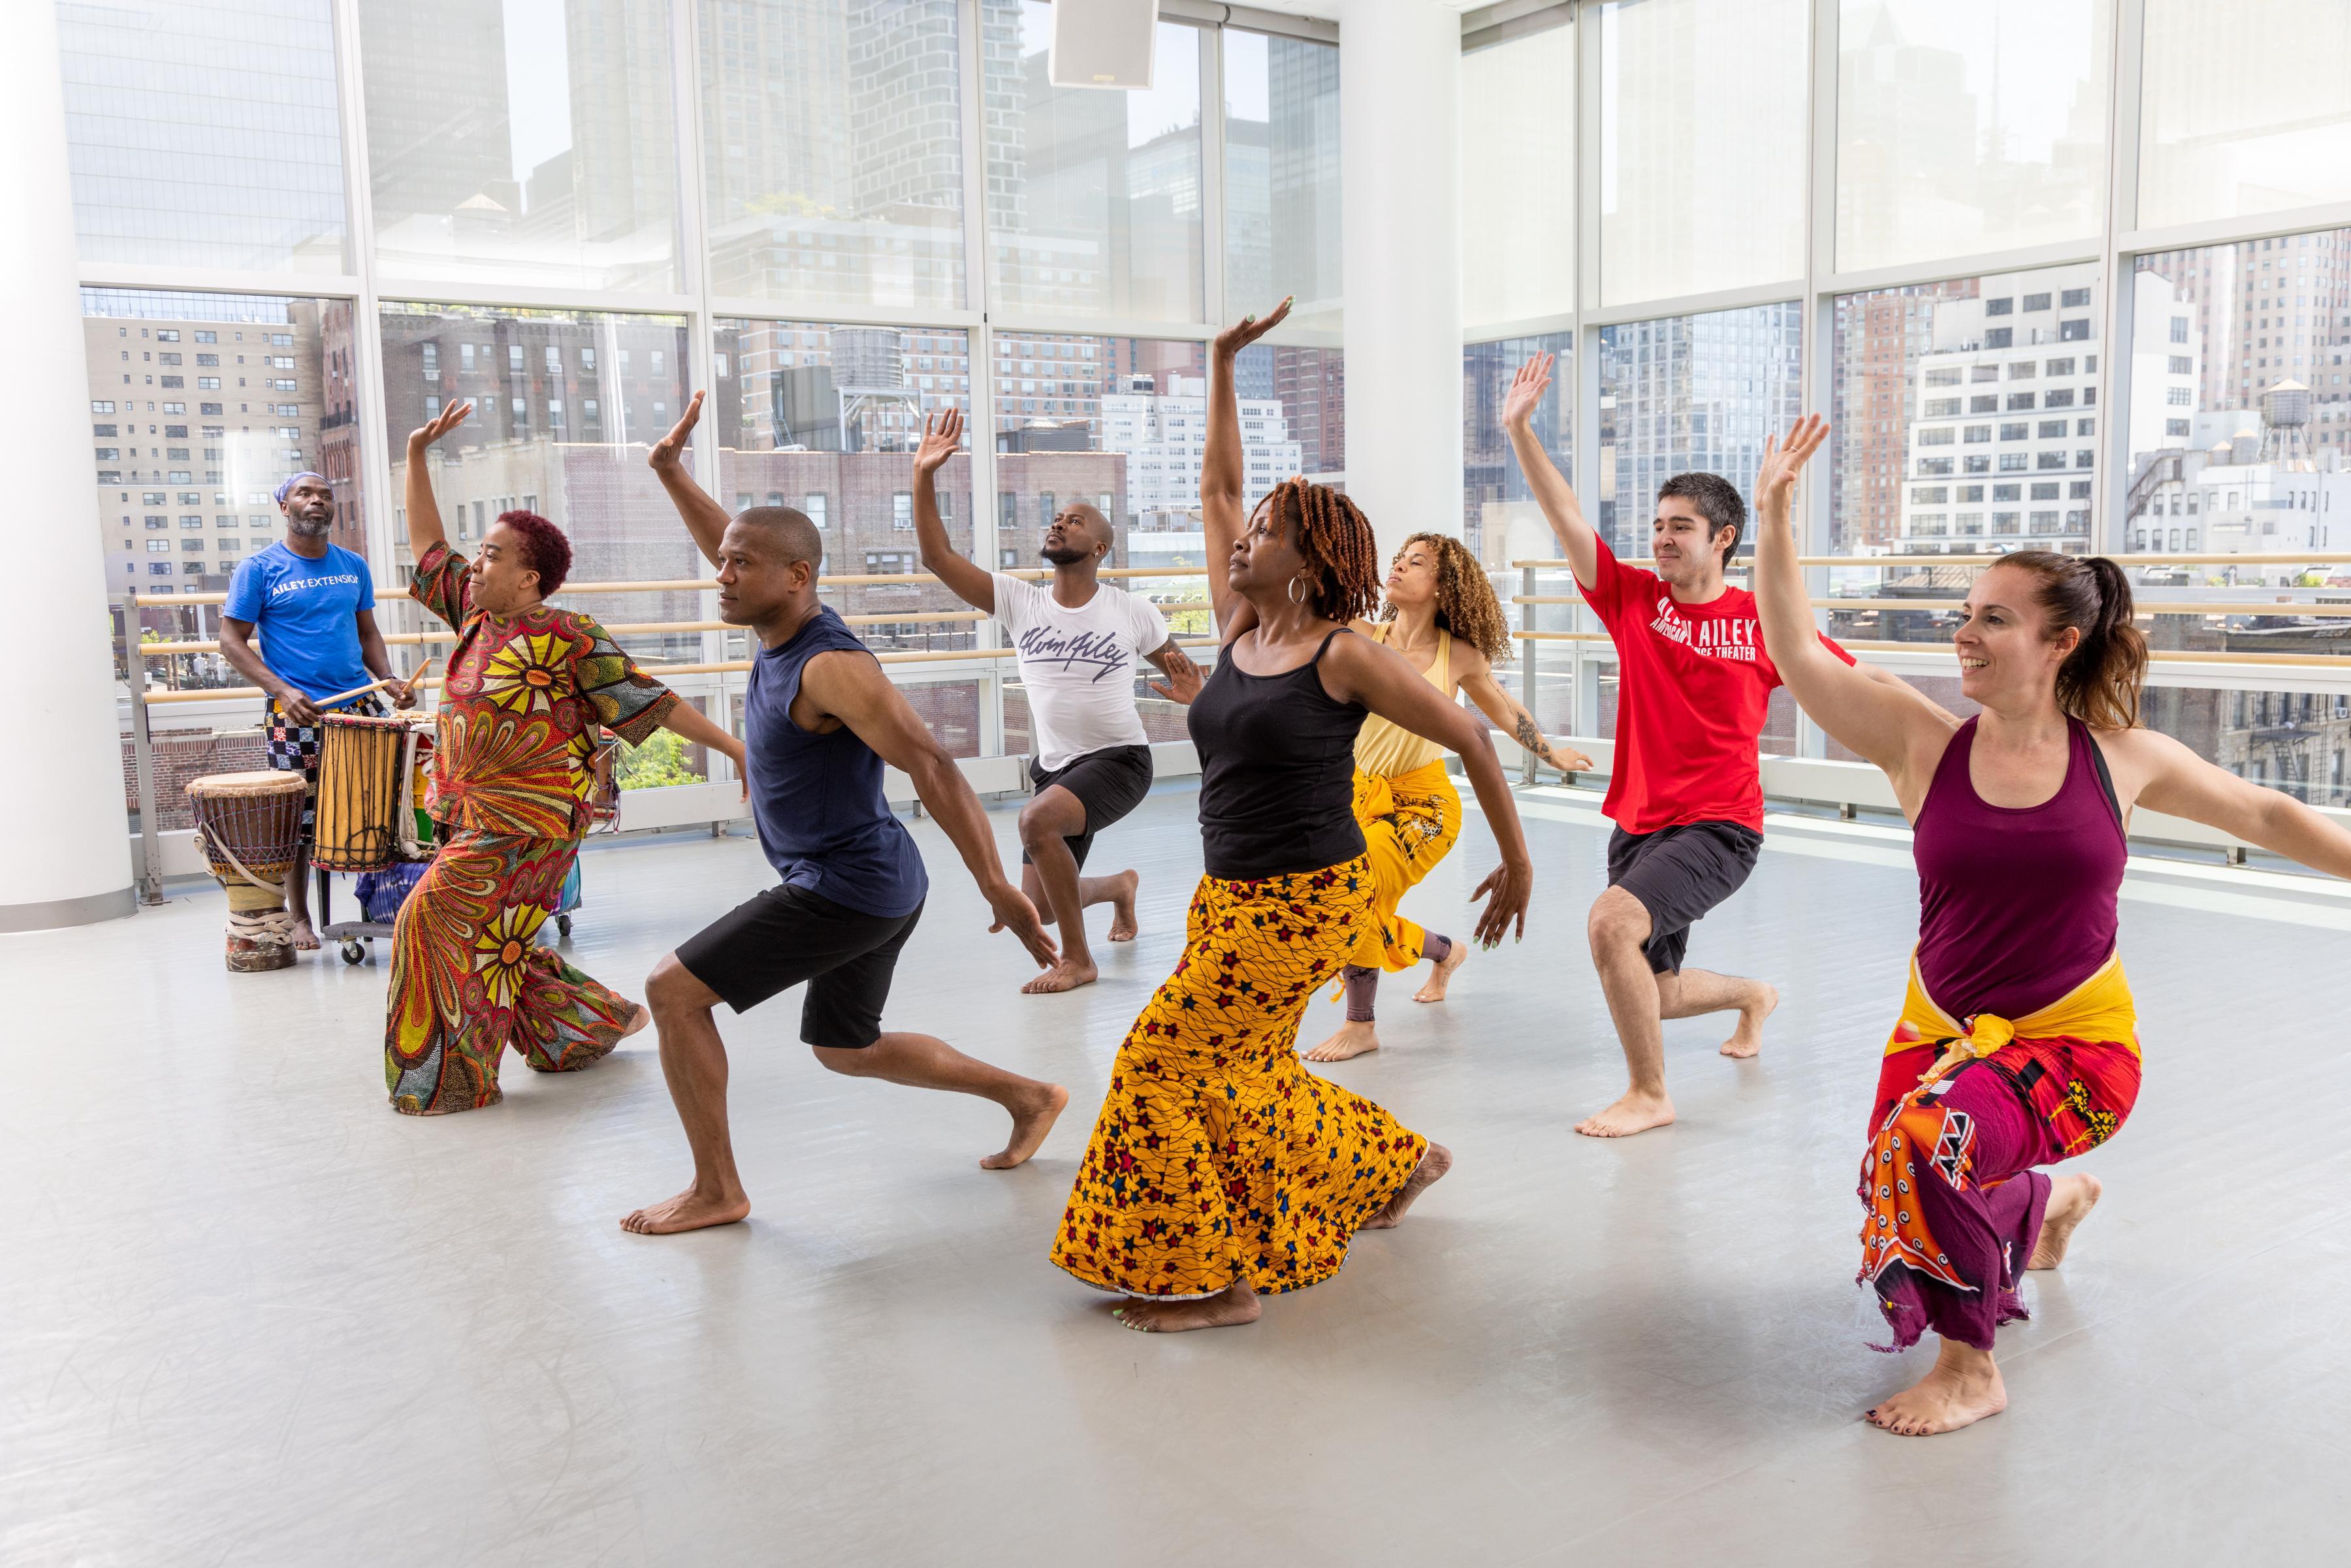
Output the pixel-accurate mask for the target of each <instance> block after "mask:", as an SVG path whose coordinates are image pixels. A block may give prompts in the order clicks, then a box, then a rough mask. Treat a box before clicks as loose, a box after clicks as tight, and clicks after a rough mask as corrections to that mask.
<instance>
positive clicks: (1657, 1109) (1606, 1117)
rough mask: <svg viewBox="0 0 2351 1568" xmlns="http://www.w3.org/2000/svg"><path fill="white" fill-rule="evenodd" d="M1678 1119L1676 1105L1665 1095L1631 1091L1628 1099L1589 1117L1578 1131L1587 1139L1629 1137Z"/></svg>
mask: <svg viewBox="0 0 2351 1568" xmlns="http://www.w3.org/2000/svg"><path fill="white" fill-rule="evenodd" d="M1673 1119H1674V1103H1673V1102H1672V1101H1671V1100H1669V1099H1667V1097H1666V1096H1665V1095H1663V1094H1644V1093H1642V1092H1640V1091H1639V1090H1637V1089H1627V1090H1626V1091H1625V1097H1624V1098H1623V1099H1621V1100H1619V1101H1617V1102H1616V1103H1614V1105H1611V1106H1609V1107H1608V1109H1606V1110H1605V1111H1603V1112H1601V1113H1598V1114H1597V1115H1592V1116H1586V1117H1585V1118H1584V1119H1583V1121H1581V1122H1578V1123H1577V1124H1575V1130H1576V1131H1577V1132H1579V1133H1581V1134H1583V1135H1584V1136H1585V1137H1587V1138H1629V1137H1631V1136H1632V1135H1633V1134H1635V1133H1646V1132H1647V1131H1648V1130H1649V1129H1650V1128H1652V1127H1662V1126H1664V1125H1665V1124H1667V1123H1668V1122H1671V1121H1672V1120H1673Z"/></svg>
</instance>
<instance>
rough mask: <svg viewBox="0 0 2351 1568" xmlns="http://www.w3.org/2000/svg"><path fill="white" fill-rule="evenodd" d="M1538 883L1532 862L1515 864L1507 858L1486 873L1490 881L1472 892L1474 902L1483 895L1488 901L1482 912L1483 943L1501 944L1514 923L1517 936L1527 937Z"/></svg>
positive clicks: (1481, 936)
mask: <svg viewBox="0 0 2351 1568" xmlns="http://www.w3.org/2000/svg"><path fill="white" fill-rule="evenodd" d="M1534 883H1535V873H1534V867H1532V866H1531V865H1518V866H1514V865H1512V864H1510V862H1508V861H1504V862H1502V863H1501V864H1500V865H1498V866H1496V867H1495V868H1494V869H1493V870H1492V871H1489V872H1488V873H1486V880H1485V881H1483V882H1481V883H1479V884H1478V891H1477V892H1475V893H1473V894H1470V895H1469V902H1471V903H1472V904H1475V903H1476V902H1477V901H1478V900H1479V899H1481V898H1482V899H1484V900H1485V901H1486V907H1485V908H1484V910H1482V911H1481V912H1479V915H1478V946H1480V947H1495V946H1500V945H1501V941H1502V937H1503V936H1504V934H1505V933H1509V932H1510V930H1511V927H1512V925H1514V924H1515V925H1516V926H1517V931H1516V932H1515V935H1516V936H1518V937H1519V938H1520V940H1524V939H1525V936H1526V934H1527V900H1528V899H1529V898H1530V897H1531V896H1532V895H1533V893H1534Z"/></svg>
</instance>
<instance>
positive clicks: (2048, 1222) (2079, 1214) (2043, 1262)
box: [2025, 1176, 2106, 1269]
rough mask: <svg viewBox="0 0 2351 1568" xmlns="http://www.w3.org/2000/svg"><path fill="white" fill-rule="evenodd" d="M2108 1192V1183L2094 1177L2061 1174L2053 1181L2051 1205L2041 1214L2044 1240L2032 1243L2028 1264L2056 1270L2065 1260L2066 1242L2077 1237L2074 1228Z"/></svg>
mask: <svg viewBox="0 0 2351 1568" xmlns="http://www.w3.org/2000/svg"><path fill="white" fill-rule="evenodd" d="M2105 1193H2106V1187H2105V1183H2104V1182H2101V1181H2100V1180H2099V1179H2098V1178H2097V1177H2095V1176H2059V1177H2058V1178H2057V1179H2056V1180H2055V1181H2053V1182H2052V1183H2051V1184H2050V1186H2049V1207H2048V1209H2047V1211H2046V1212H2045V1213H2043V1215H2042V1217H2041V1239H2040V1240H2038V1241H2035V1242H2034V1243H2033V1244H2032V1261H2031V1262H2029V1263H2027V1264H2025V1267H2026V1268H2028V1269H2054V1268H2055V1267H2057V1265H2058V1264H2060V1263H2063V1262H2064V1261H2065V1243H2067V1242H2068V1241H2071V1240H2072V1239H2074V1227H2075V1226H2077V1225H2079V1224H2081V1223H2082V1221H2084V1220H2085V1219H2087V1218H2090V1210H2092V1209H2094V1208H2095V1207H2098V1199H2100V1198H2101V1197H2105Z"/></svg>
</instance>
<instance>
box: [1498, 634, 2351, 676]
mask: <svg viewBox="0 0 2351 1568" xmlns="http://www.w3.org/2000/svg"><path fill="white" fill-rule="evenodd" d="M1510 641H1512V642H1513V643H1606V642H1610V641H1612V639H1611V638H1610V637H1609V635H1608V633H1607V632H1516V633H1513V634H1512V636H1511V638H1510ZM1837 645H1838V646H1839V647H1841V648H1846V649H1854V648H1859V649H1861V650H1863V651H1864V652H1866V653H1941V654H1944V655H1947V656H1948V657H1950V658H1953V659H1956V658H1958V657H1959V653H1957V651H1956V650H1954V649H1953V648H1952V647H1951V645H1950V644H1949V643H1895V642H1887V641H1884V640H1881V639H1878V638H1868V639H1863V638H1852V639H1844V638H1840V639H1839V640H1838V643H1837ZM2147 658H2148V659H2149V660H2150V661H2152V662H2154V663H2156V664H2279V665H2283V666H2286V667H2288V668H2293V669H2311V670H2351V656H2346V655H2345V654H2342V653H2241V652H2230V651H2223V650H2220V649H2214V650H2213V651H2212V652H2210V653H2199V652H2197V651H2196V650H2195V649H2192V648H2155V649H2150V650H2149V651H2148V653H2147Z"/></svg>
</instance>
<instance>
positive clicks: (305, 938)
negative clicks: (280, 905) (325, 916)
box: [286, 915, 319, 953]
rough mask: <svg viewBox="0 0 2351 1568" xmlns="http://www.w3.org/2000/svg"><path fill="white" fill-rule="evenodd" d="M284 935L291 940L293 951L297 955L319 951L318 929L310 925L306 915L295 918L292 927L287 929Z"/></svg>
mask: <svg viewBox="0 0 2351 1568" xmlns="http://www.w3.org/2000/svg"><path fill="white" fill-rule="evenodd" d="M286 934H287V936H288V937H289V938H291V939H292V941H293V943H294V951H296V952H297V953H315V952H317V951H318V950H319V931H318V927H316V926H314V925H311V924H310V917H309V916H308V915H297V916H295V918H294V923H293V925H289V926H288V927H287V932H286Z"/></svg>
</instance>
